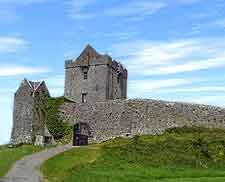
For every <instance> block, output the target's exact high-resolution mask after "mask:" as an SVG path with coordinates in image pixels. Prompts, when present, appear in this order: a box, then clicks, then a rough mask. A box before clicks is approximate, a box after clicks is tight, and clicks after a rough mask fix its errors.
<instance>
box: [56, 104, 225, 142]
mask: <svg viewBox="0 0 225 182" xmlns="http://www.w3.org/2000/svg"><path fill="white" fill-rule="evenodd" d="M60 111H61V113H62V114H63V117H64V118H65V120H68V121H69V122H70V123H71V124H73V125H74V124H76V123H79V122H81V123H87V124H88V125H89V127H90V133H91V135H90V137H89V142H90V143H98V142H102V141H105V140H108V139H110V138H115V137H118V136H134V135H137V134H138V135H143V134H154V135H155V134H161V133H162V132H164V131H165V130H166V129H167V128H173V127H182V126H184V125H194V126H205V127H209V128H225V109H224V108H219V107H212V106H207V105H197V104H187V103H175V102H164V101H157V100H113V101H107V102H98V103H95V104H88V103H83V104H82V103H79V104H78V103H65V104H64V105H63V106H61V108H60Z"/></svg>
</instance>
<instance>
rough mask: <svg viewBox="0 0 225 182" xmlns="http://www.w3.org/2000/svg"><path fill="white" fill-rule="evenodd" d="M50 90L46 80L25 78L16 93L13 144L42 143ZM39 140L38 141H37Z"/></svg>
mask: <svg viewBox="0 0 225 182" xmlns="http://www.w3.org/2000/svg"><path fill="white" fill-rule="evenodd" d="M49 96H50V95H49V91H48V89H47V87H46V85H45V82H31V81H29V80H26V79H24V80H23V81H22V83H21V85H20V87H19V88H18V90H17V91H16V93H15V97H14V110H13V129H12V133H11V141H10V143H12V144H20V143H27V144H32V143H36V144H37V143H40V141H43V140H40V138H42V139H44V136H45V135H46V133H47V131H46V127H45V119H46V110H47V101H48V98H49ZM35 140H37V141H35Z"/></svg>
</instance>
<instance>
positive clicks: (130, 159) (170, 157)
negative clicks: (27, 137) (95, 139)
mask: <svg viewBox="0 0 225 182" xmlns="http://www.w3.org/2000/svg"><path fill="white" fill-rule="evenodd" d="M41 170H42V172H43V174H44V175H45V177H46V179H48V182H74V181H76V182H96V181H97V182H137V181H138V182H149V181H155V182H158V181H163V182H200V181H204V182H209V181H210V182H220V181H221V182H222V181H223V182H224V181H225V131H224V130H219V129H205V128H188V127H184V128H174V129H169V130H167V131H166V132H165V133H164V134H163V135H160V136H140V137H139V136H135V137H134V138H132V139H123V138H117V139H114V140H111V141H107V142H105V143H102V144H99V145H90V146H87V147H81V148H74V149H72V150H70V151H68V152H65V153H62V154H60V155H57V156H55V157H53V158H51V159H49V160H48V161H46V162H45V163H44V164H43V166H42V168H41Z"/></svg>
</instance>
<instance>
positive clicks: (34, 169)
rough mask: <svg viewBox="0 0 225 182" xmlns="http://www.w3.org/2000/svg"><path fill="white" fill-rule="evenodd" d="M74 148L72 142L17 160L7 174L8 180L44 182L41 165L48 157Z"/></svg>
mask: <svg viewBox="0 0 225 182" xmlns="http://www.w3.org/2000/svg"><path fill="white" fill-rule="evenodd" d="M71 148H72V145H71V144H68V145H63V146H58V147H55V148H51V149H46V150H43V151H41V152H38V153H35V154H32V155H29V156H26V157H24V158H23V159H21V160H19V161H17V162H16V163H15V164H14V166H13V167H12V169H11V170H10V171H9V172H8V174H7V175H6V180H5V181H6V182H43V178H42V176H41V174H40V172H39V167H40V166H41V164H42V163H43V162H44V161H46V160H47V159H49V158H51V157H53V156H55V155H57V154H59V153H62V152H64V151H67V150H69V149H71Z"/></svg>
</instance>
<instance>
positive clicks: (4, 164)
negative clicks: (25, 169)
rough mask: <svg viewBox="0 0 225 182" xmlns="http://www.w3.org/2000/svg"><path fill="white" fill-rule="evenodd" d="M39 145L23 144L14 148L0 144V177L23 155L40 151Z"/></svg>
mask: <svg viewBox="0 0 225 182" xmlns="http://www.w3.org/2000/svg"><path fill="white" fill-rule="evenodd" d="M41 149H42V148H41V147H34V146H31V145H23V146H19V147H15V148H8V146H7V145H5V146H0V177H3V176H4V175H5V174H6V173H7V171H8V170H9V169H10V168H11V167H12V165H13V164H14V163H15V162H16V161H17V160H19V159H21V158H22V157H24V156H25V155H29V154H32V153H34V152H38V151H40V150H41Z"/></svg>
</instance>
